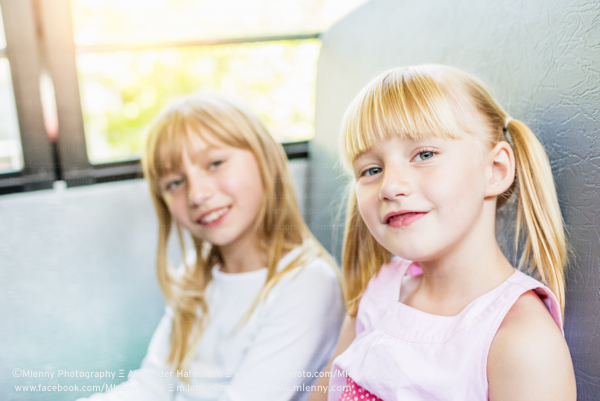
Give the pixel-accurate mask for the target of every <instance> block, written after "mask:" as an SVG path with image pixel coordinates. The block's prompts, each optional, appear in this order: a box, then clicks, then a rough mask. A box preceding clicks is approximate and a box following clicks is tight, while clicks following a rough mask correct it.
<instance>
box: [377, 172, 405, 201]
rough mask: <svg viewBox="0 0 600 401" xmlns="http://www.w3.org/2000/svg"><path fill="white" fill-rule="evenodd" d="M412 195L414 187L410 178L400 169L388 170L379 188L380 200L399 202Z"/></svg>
mask: <svg viewBox="0 0 600 401" xmlns="http://www.w3.org/2000/svg"><path fill="white" fill-rule="evenodd" d="M411 193H412V185H411V184H410V182H409V180H408V176H407V175H406V174H404V173H403V172H402V171H400V169H398V168H387V169H386V170H384V172H383V179H382V181H381V186H380V187H379V199H380V200H382V201H386V200H387V201H392V200H397V199H398V198H400V197H403V196H408V195H410V194H411Z"/></svg>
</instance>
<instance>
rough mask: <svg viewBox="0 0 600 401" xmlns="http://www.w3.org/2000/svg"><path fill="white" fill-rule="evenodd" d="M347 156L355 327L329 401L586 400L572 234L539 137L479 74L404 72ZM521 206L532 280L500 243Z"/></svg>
mask: <svg viewBox="0 0 600 401" xmlns="http://www.w3.org/2000/svg"><path fill="white" fill-rule="evenodd" d="M342 153H343V161H344V162H345V164H346V166H347V167H348V170H349V171H350V172H351V174H352V176H353V178H354V180H353V183H352V185H351V191H350V198H349V204H348V210H347V219H346V231H345V238H344V250H343V261H342V263H343V270H344V278H345V291H346V299H347V307H348V317H347V318H346V321H345V323H344V326H343V328H342V333H341V335H340V340H339V342H338V346H337V349H336V352H335V356H334V359H333V360H332V362H331V363H330V365H329V367H328V368H327V369H331V380H330V383H329V393H328V399H329V400H335V401H338V400H357V399H358V400H360V401H364V400H380V399H382V400H386V401H392V400H402V401H412V400H469V401H474V400H488V399H489V400H492V401H498V400H510V401H519V400H527V401H531V400H550V399H551V400H575V398H576V389H575V377H574V372H573V365H572V362H571V358H570V354H569V350H568V347H567V344H566V342H565V340H564V337H563V332H562V324H563V321H562V317H561V316H562V312H563V311H564V303H565V282H564V274H563V271H564V268H565V265H566V263H567V247H566V244H565V235H564V229H563V222H562V217H561V213H560V209H559V205H558V200H557V196H556V190H555V187H554V182H553V178H552V172H551V169H550V164H549V161H548V157H547V156H546V153H545V151H544V148H543V147H542V145H541V144H540V142H539V141H538V140H537V138H536V137H535V135H534V134H533V133H532V132H531V130H530V129H529V128H528V127H527V126H526V125H525V124H524V123H522V122H520V121H517V120H514V119H511V118H510V117H509V116H508V114H507V113H506V112H505V111H504V110H503V109H502V108H501V107H500V106H499V105H498V103H496V101H495V100H494V99H493V98H492V96H491V95H490V94H489V92H488V90H487V89H486V87H485V85H484V84H483V83H482V82H481V81H479V80H478V79H477V78H475V77H473V76H471V75H469V74H467V73H464V72H462V71H460V70H457V69H455V68H451V67H446V66H439V65H423V66H416V67H407V68H396V69H393V70H390V71H387V72H385V73H383V74H381V75H379V76H378V77H377V78H375V79H374V80H373V81H372V82H371V83H369V84H368V85H367V86H366V87H365V88H364V90H363V91H362V92H361V93H360V94H359V95H358V96H357V97H356V98H355V99H354V101H353V102H352V104H351V105H350V107H349V109H348V110H347V112H346V115H345V117H344V123H343V138H342ZM513 196H514V197H515V198H516V203H517V221H516V235H515V254H516V252H517V250H519V249H518V248H521V252H522V253H521V255H522V256H521V258H520V261H519V264H518V266H517V268H518V270H516V269H515V268H514V267H513V265H512V264H511V263H510V262H509V261H508V260H507V258H506V257H505V256H504V255H503V253H502V251H501V250H500V247H499V245H498V242H497V240H496V236H495V218H496V211H497V210H498V209H499V208H500V207H502V206H503V205H504V204H505V203H506V202H507V201H508V200H509V199H510V198H512V197H513ZM392 255H395V256H392ZM522 270H523V271H527V272H528V273H530V274H531V275H533V276H535V277H536V278H537V279H534V278H532V277H530V276H529V275H526V274H525V273H523V272H521V271H522ZM538 280H539V281H538Z"/></svg>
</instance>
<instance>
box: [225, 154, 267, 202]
mask: <svg viewBox="0 0 600 401" xmlns="http://www.w3.org/2000/svg"><path fill="white" fill-rule="evenodd" d="M221 188H222V189H223V191H226V192H227V193H229V194H231V195H232V196H233V197H235V198H236V200H237V202H239V203H241V204H244V205H246V206H248V207H251V208H253V209H257V208H258V207H259V206H260V202H261V201H262V196H263V192H264V191H263V189H264V188H263V184H262V179H261V176H260V170H259V169H258V164H257V163H256V160H254V157H253V156H252V157H250V158H246V160H245V161H244V162H243V163H240V164H238V165H237V166H236V168H235V171H231V174H228V175H227V177H226V178H225V179H224V180H223V181H222V182H221Z"/></svg>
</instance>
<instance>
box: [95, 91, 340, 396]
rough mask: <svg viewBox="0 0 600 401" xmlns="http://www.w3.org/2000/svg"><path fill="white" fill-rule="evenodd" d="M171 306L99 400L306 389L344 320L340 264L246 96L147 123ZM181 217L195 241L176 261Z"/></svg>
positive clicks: (164, 285)
mask: <svg viewBox="0 0 600 401" xmlns="http://www.w3.org/2000/svg"><path fill="white" fill-rule="evenodd" d="M144 172H145V176H146V179H147V180H148V184H149V187H150V193H151V195H152V199H153V201H154V206H155V208H156V213H157V216H158V221H159V235H158V252H157V273H158V280H159V283H160V287H161V289H162V292H163V294H164V296H165V298H166V301H167V311H166V314H165V316H164V317H163V319H162V320H161V322H160V324H159V326H158V328H157V330H156V332H155V334H154V336H153V338H152V341H151V343H150V346H149V349H148V353H147V355H146V357H145V358H144V360H143V362H142V366H141V368H140V369H139V370H137V371H135V372H131V373H130V374H129V375H128V376H129V378H128V380H127V381H126V382H125V383H123V384H122V385H119V386H118V387H116V388H114V389H112V390H111V391H109V392H106V393H103V394H96V395H94V396H92V397H91V399H92V400H144V401H148V400H177V401H179V400H195V399H202V400H219V401H227V400H280V401H287V400H291V399H298V400H302V399H306V398H307V397H308V395H309V389H310V385H311V384H314V381H315V380H316V377H317V376H318V372H320V371H321V370H322V369H323V367H324V365H325V364H326V363H327V361H328V360H329V358H330V356H331V354H332V352H333V349H334V347H335V342H336V340H337V334H338V333H339V329H340V326H341V323H342V320H343V314H344V305H343V294H342V293H341V289H340V282H341V276H340V274H339V272H338V269H337V268H336V266H335V263H334V262H333V260H332V258H331V257H330V256H329V255H328V253H327V252H326V251H325V249H324V248H323V247H322V246H321V245H320V244H319V243H318V242H317V240H316V239H315V238H314V237H313V235H312V234H311V233H310V231H309V230H308V227H307V226H306V224H305V222H304V220H303V219H302V216H301V213H300V210H299V207H298V203H297V201H296V196H295V193H294V189H293V185H292V178H291V175H290V172H289V170H288V167H287V158H286V155H285V152H284V151H283V148H282V146H281V145H280V144H278V143H276V142H275V140H274V139H273V138H272V137H271V135H270V134H269V133H268V132H267V130H266V129H265V127H264V126H263V125H262V123H261V122H260V121H259V120H258V118H257V117H256V116H255V115H254V114H253V113H252V112H250V111H249V110H247V109H246V107H245V106H244V105H241V104H239V103H237V102H236V101H234V100H231V99H228V98H225V97H222V96H217V95H210V94H205V95H194V96H190V97H186V98H183V99H181V100H178V101H176V102H174V103H173V104H171V105H170V106H168V107H167V108H166V109H165V110H164V111H163V112H162V113H161V114H160V115H159V116H158V117H157V118H156V119H155V121H154V122H153V123H152V124H151V126H150V128H149V135H148V142H147V148H146V155H145V158H144ZM173 227H175V229H176V232H177V235H178V237H179V242H180V245H181V249H182V253H183V254H184V255H186V254H187V252H186V247H185V245H184V244H185V241H184V238H183V230H186V231H187V232H188V233H189V234H191V238H192V240H193V245H194V250H195V253H192V254H191V258H189V259H190V260H188V261H187V262H184V266H182V267H181V268H180V269H179V270H176V269H173V268H172V267H170V266H169V263H168V258H167V244H168V242H169V237H170V233H171V230H172V228H173Z"/></svg>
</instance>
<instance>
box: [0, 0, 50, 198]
mask: <svg viewBox="0 0 600 401" xmlns="http://www.w3.org/2000/svg"><path fill="white" fill-rule="evenodd" d="M0 7H1V8H2V17H3V22H4V32H5V35H6V50H5V52H4V56H5V57H6V58H7V59H8V63H9V65H10V75H11V80H12V86H13V95H14V97H15V105H16V109H17V118H18V122H19V131H20V132H19V134H20V138H21V148H22V149H23V168H22V170H20V171H15V172H6V173H2V174H0V194H1V193H12V192H24V191H32V190H37V189H47V188H51V187H52V185H53V183H54V181H55V180H56V174H55V168H54V167H55V166H54V157H53V155H52V145H51V143H50V139H49V137H48V135H47V133H46V127H45V125H44V116H43V110H42V101H41V97H40V86H39V76H40V54H39V40H38V34H37V29H38V24H37V22H36V20H35V15H36V13H35V10H34V7H33V3H32V2H30V1H12V0H0ZM32 77H34V79H32Z"/></svg>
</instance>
